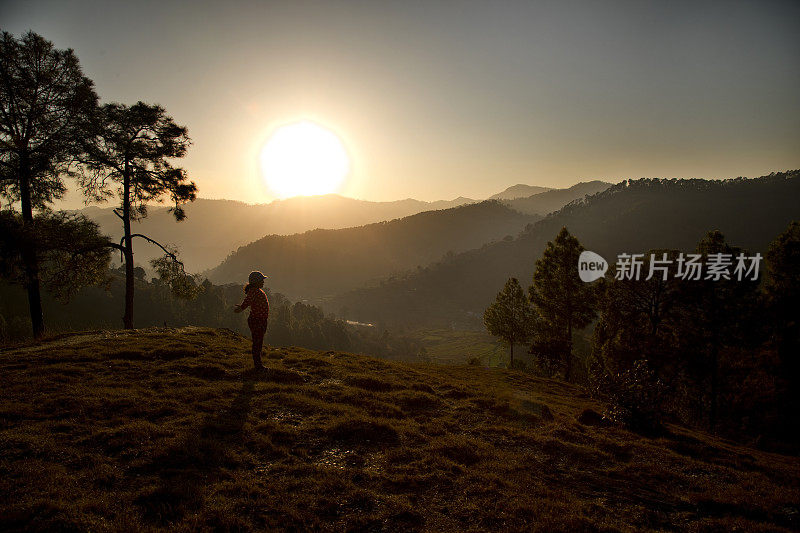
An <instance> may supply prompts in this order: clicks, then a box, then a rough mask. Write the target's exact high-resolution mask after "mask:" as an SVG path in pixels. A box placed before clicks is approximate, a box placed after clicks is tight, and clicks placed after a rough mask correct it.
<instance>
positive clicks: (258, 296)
mask: <svg viewBox="0 0 800 533" xmlns="http://www.w3.org/2000/svg"><path fill="white" fill-rule="evenodd" d="M265 278H266V276H265V275H264V274H262V273H261V272H259V271H257V270H256V271H254V272H250V276H249V277H248V280H247V281H248V283H247V286H246V287H245V288H244V292H245V297H244V300H243V301H242V303H240V304H239V305H237V306H236V307H234V308H233V312H234V313H241V312H242V311H244V310H245V309H247V308H248V307H249V308H250V316H249V317H247V325H248V326H250V334H251V335H252V337H253V366H254V367H255V369H256V370H266V368H265V367H264V365H263V363H262V362H261V348H262V346H263V345H264V335H265V334H266V333H267V320H268V319H269V301H268V300H267V295H266V293H265V292H264V291H263V290H262V289H261V288H262V287H263V286H264V279H265Z"/></svg>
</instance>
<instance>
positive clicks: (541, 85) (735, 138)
mask: <svg viewBox="0 0 800 533" xmlns="http://www.w3.org/2000/svg"><path fill="white" fill-rule="evenodd" d="M799 23H800V2H796V1H791V2H771V1H764V0H760V1H753V2H735V1H734V2H699V1H687V2H681V1H664V2H647V1H642V0H637V1H631V2H623V1H614V2H601V1H595V0H592V1H586V2H568V1H563V0H559V1H554V2H536V1H527V2H503V1H491V2H489V1H486V2H466V1H460V2H434V1H422V2H415V1H410V0H404V1H398V2H389V1H364V2H337V1H326V2H319V3H317V2H302V1H290V2H257V3H256V2H253V3H237V2H207V3H204V2H185V3H179V2H170V1H165V0H161V1H158V2H152V3H147V2H140V1H136V2H124V3H119V4H116V5H115V4H114V3H113V2H96V3H95V2H37V1H34V0H26V1H23V2H9V1H7V0H3V1H0V25H2V29H3V30H6V31H10V32H12V33H14V34H16V35H18V36H19V35H20V34H21V33H22V32H23V31H26V30H28V29H32V30H33V31H35V32H37V33H40V34H41V35H43V36H44V37H46V38H48V39H50V40H52V41H54V42H55V44H56V45H57V46H58V47H60V48H66V47H70V48H73V49H74V50H75V51H76V53H77V55H78V57H79V58H80V60H81V64H82V66H83V69H84V72H85V73H86V75H87V76H89V77H90V78H91V79H93V80H94V81H95V83H96V85H97V91H98V93H99V95H100V97H101V98H102V100H103V101H105V102H110V101H117V102H122V103H128V104H132V103H135V102H136V101H137V100H143V101H145V102H149V103H160V104H161V105H163V106H164V107H166V109H167V111H168V112H169V113H170V114H171V115H172V116H173V117H174V118H175V119H176V121H178V123H181V124H185V125H187V126H188V127H189V133H190V136H191V137H192V139H193V141H194V145H193V146H192V148H191V150H190V152H189V155H188V156H187V157H186V158H185V160H184V161H183V165H184V167H185V168H186V169H187V170H188V171H189V173H190V175H191V177H192V178H193V179H194V180H195V181H196V182H197V184H198V187H199V189H200V196H202V197H208V198H232V199H238V200H244V201H248V202H264V201H269V200H270V197H269V195H268V193H267V191H266V189H265V187H264V185H263V183H262V180H261V178H260V176H259V170H258V161H257V154H258V151H259V149H260V146H261V145H262V144H263V142H264V141H265V140H266V138H267V135H268V133H269V132H270V130H271V128H272V127H273V126H274V125H275V124H278V123H283V122H287V121H291V120H293V119H298V118H307V119H311V120H316V121H317V122H319V123H320V124H322V125H325V126H327V127H329V128H331V129H332V130H334V131H335V132H336V133H337V134H338V135H339V136H340V137H341V138H342V140H343V141H344V143H345V145H346V147H347V149H348V150H349V152H350V154H351V158H352V161H353V171H352V175H351V177H350V179H349V180H348V182H347V184H346V187H345V188H344V189H343V191H342V192H343V193H344V194H346V195H348V196H353V197H358V198H365V199H369V200H392V199H400V198H406V197H414V198H419V199H425V200H434V199H443V198H447V199H450V198H453V197H456V196H459V195H463V196H469V197H473V198H481V197H486V196H488V195H490V194H493V193H495V192H498V191H500V190H502V189H504V188H505V187H507V186H509V185H512V184H515V183H529V184H537V185H546V186H568V185H571V184H573V183H575V182H577V181H581V180H589V179H604V180H609V181H619V180H621V179H625V178H636V177H703V178H724V177H736V176H758V175H762V174H766V173H769V172H770V171H775V170H786V169H790V168H791V169H794V168H800V31H798V27H800V26H799Z"/></svg>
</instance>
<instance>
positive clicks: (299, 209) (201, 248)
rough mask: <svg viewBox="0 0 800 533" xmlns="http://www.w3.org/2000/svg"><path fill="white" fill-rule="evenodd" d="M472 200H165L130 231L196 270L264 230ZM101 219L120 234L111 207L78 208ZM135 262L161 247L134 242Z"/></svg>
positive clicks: (283, 231) (335, 223)
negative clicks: (173, 250)
mask: <svg viewBox="0 0 800 533" xmlns="http://www.w3.org/2000/svg"><path fill="white" fill-rule="evenodd" d="M470 203H474V200H471V199H469V198H456V199H455V200H450V201H437V202H423V201H420V200H413V199H410V198H409V199H407V200H398V201H394V202H369V201H365V200H355V199H353V198H346V197H344V196H339V195H335V194H329V195H325V196H308V197H296V198H290V199H287V200H276V201H274V202H272V203H269V204H256V205H250V204H245V203H243V202H235V201H232V200H208V199H203V198H200V199H198V200H196V201H194V202H193V203H191V204H188V205H187V206H186V213H187V218H186V220H184V221H183V222H179V223H178V222H175V219H174V218H173V217H172V216H171V215H170V214H169V213H168V212H167V208H166V207H163V206H152V207H151V208H150V209H149V214H148V217H147V218H145V219H144V220H142V221H140V222H137V223H134V225H133V227H134V231H136V232H138V233H144V234H146V235H149V236H150V237H152V238H154V239H156V240H158V241H160V242H162V243H163V244H167V243H169V244H173V245H176V246H177V247H178V249H179V250H180V256H181V258H182V260H183V261H184V263H185V264H186V268H187V270H188V271H190V272H200V271H202V270H206V269H209V268H212V267H214V266H216V265H218V264H219V263H220V262H221V261H222V260H223V259H225V257H226V256H227V255H228V254H229V253H231V251H233V250H235V249H237V248H238V247H240V246H242V245H245V244H247V243H250V242H253V241H255V240H256V239H260V238H261V237H264V236H265V235H270V234H278V235H291V234H294V233H302V232H305V231H308V230H311V229H316V228H330V229H336V228H348V227H353V226H362V225H364V224H370V223H373V222H380V221H383V220H392V219H395V218H401V217H405V216H408V215H413V214H416V213H421V212H423V211H431V210H438V209H447V208H451V207H455V206H459V205H464V204H470ZM81 212H82V213H84V214H85V215H86V216H88V217H89V218H91V219H92V220H94V221H95V222H97V223H98V224H99V225H100V229H101V231H103V232H104V233H105V234H107V235H110V236H111V237H112V238H113V239H115V240H118V239H119V238H120V237H121V236H122V224H121V222H120V220H119V219H118V218H117V217H116V216H115V215H114V213H113V212H112V208H110V207H107V208H100V207H87V208H85V209H83V210H81ZM134 251H135V254H136V262H137V263H138V264H141V265H142V266H145V267H146V266H147V262H148V261H149V260H150V259H153V258H155V257H158V256H159V255H160V250H159V249H158V248H157V247H155V246H152V245H150V244H148V243H146V242H143V241H142V242H140V243H139V242H137V243H136V245H135V248H134Z"/></svg>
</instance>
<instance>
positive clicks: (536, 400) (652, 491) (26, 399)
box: [0, 328, 800, 531]
mask: <svg viewBox="0 0 800 533" xmlns="http://www.w3.org/2000/svg"><path fill="white" fill-rule="evenodd" d="M248 348H249V347H248V343H247V341H246V340H245V339H243V338H242V337H240V336H238V335H236V334H234V333H232V332H229V331H227V330H213V329H201V328H183V329H179V330H174V329H150V330H138V331H130V332H122V331H108V332H93V333H84V334H76V335H67V336H62V337H58V338H54V339H51V340H48V341H45V342H43V343H41V344H36V345H23V346H19V347H16V348H14V349H9V350H5V351H3V352H2V353H0V375H2V379H3V394H2V396H0V402H1V403H0V472H2V475H1V476H0V502H1V503H0V523H1V524H2V525H3V528H4V529H6V530H21V529H26V530H39V531H52V530H103V531H104V530H112V531H113V530H124V531H147V530H150V529H161V528H167V527H169V528H170V529H171V530H175V531H185V530H197V529H215V530H237V531H247V530H251V529H257V530H264V529H279V530H309V529H312V530H330V531H334V530H335V531H341V530H350V529H352V530H376V531H377V530H386V531H413V530H436V531H464V530H504V531H505V530H524V531H536V530H541V531H616V530H621V531H646V530H665V529H666V530H673V529H681V530H688V531H732V530H737V529H738V530H746V531H784V530H792V529H797V528H798V527H800V486H799V484H798V479H800V461H799V460H798V459H797V458H795V457H785V456H779V455H772V454H767V453H763V452H760V451H756V450H752V449H747V448H742V447H738V446H734V445H732V444H730V443H727V442H724V441H721V440H719V439H715V438H712V437H710V436H708V435H704V434H700V433H693V432H690V431H688V430H686V429H684V428H680V427H675V426H672V427H670V428H669V430H670V431H669V433H667V434H664V435H661V436H658V437H643V436H640V435H637V434H634V433H630V432H628V431H626V430H624V429H621V428H618V427H613V426H606V425H604V424H603V423H602V422H601V421H598V420H597V419H596V417H592V416H591V413H588V414H587V413H586V412H585V410H587V409H592V410H595V411H600V410H601V409H602V406H600V405H596V404H594V403H593V402H592V401H591V400H590V399H589V398H588V397H587V396H586V395H585V394H584V393H583V392H582V391H580V390H579V389H576V388H574V387H572V386H569V385H566V384H564V383H561V382H558V381H552V380H546V379H539V378H534V377H531V376H530V375H527V374H524V373H519V372H508V371H496V370H488V369H483V368H479V367H468V366H450V367H446V366H425V365H409V364H397V363H390V362H386V361H381V360H377V359H372V358H369V357H360V356H354V355H349V354H346V353H340V352H324V353H320V352H311V351H306V350H302V349H282V350H276V349H270V350H268V356H267V359H266V361H267V364H268V366H269V367H270V371H269V373H268V374H266V375H265V376H261V377H259V376H257V375H254V374H252V373H249V372H247V364H248V363H247V359H248V355H247V352H248Z"/></svg>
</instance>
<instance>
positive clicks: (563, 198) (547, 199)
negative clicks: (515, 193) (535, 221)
mask: <svg viewBox="0 0 800 533" xmlns="http://www.w3.org/2000/svg"><path fill="white" fill-rule="evenodd" d="M612 185H613V183H608V182H605V181H597V180H595V181H587V182H582V183H576V184H575V185H573V186H572V187H569V188H568V189H552V190H549V191H545V192H540V193H538V194H534V195H532V196H528V197H527V198H516V199H513V200H505V201H504V202H503V203H504V204H506V205H507V206H509V207H510V208H512V209H516V210H517V211H519V212H520V213H528V214H529V215H542V216H544V215H547V214H549V213H552V212H553V211H558V210H559V209H561V208H562V207H564V206H565V205H567V204H568V203H570V202H572V201H574V200H579V199H581V198H583V197H584V196H587V195H589V196H590V195H592V194H597V193H599V192H603V191H604V190H606V189H608V188H609V187H611V186H612Z"/></svg>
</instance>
